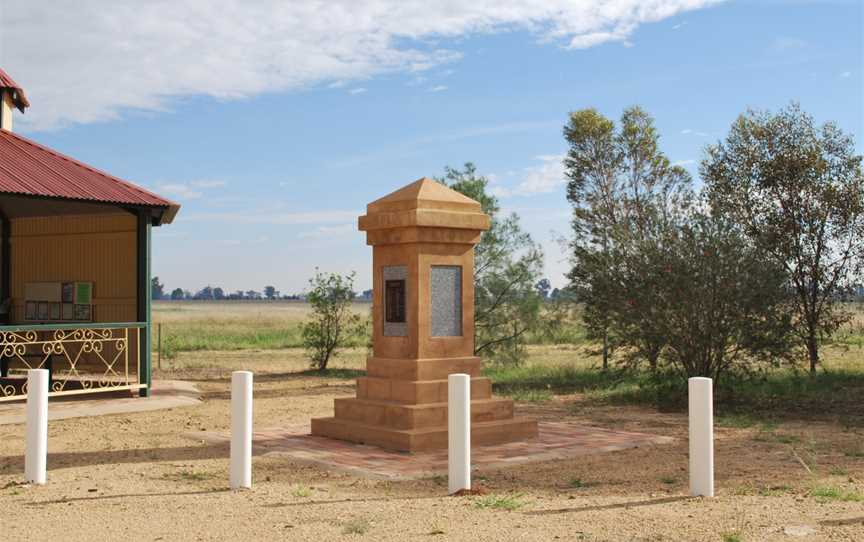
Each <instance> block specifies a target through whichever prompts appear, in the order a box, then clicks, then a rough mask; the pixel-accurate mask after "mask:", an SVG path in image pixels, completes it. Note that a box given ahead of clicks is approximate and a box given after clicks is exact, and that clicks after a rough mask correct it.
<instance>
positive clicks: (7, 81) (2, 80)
mask: <svg viewBox="0 0 864 542" xmlns="http://www.w3.org/2000/svg"><path fill="white" fill-rule="evenodd" d="M0 88H11V89H12V90H13V91H14V92H13V93H12V103H14V104H15V107H17V108H18V110H19V111H21V112H22V113H23V112H24V109H25V108H27V107H30V102H28V101H27V96H25V95H24V89H23V88H21V85H19V84H18V83H16V82H15V80H14V79H12V78H11V77H9V74H8V73H6V72H4V71H3V68H0Z"/></svg>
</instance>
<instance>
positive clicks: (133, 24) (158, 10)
mask: <svg viewBox="0 0 864 542" xmlns="http://www.w3.org/2000/svg"><path fill="white" fill-rule="evenodd" d="M721 1H722V0H607V1H604V2H599V1H596V0H547V1H545V2H537V1H536V0H476V1H474V2H427V1H423V0H403V1H397V0H353V1H348V0H342V1H338V0H332V1H328V2H324V1H316V2H311V1H307V2H284V1H282V0H260V1H258V2H244V1H241V0H224V1H223V2H220V3H219V6H218V7H214V6H213V2H212V1H211V0H152V1H148V2H141V1H140V0H110V1H109V0H80V1H77V2H33V1H32V0H5V1H4V2H3V17H2V22H0V25H2V27H0V34H2V36H3V56H2V62H3V68H4V69H5V70H6V71H7V72H8V73H9V74H10V75H12V77H14V78H15V79H16V80H17V81H18V82H19V83H20V84H22V85H23V86H24V88H25V90H27V93H28V97H29V98H30V101H31V103H32V104H33V107H32V108H31V110H30V111H28V113H27V115H23V116H22V119H21V122H22V125H25V126H26V127H29V128H30V129H47V128H56V127H58V126H63V125H65V124H68V123H89V122H99V121H108V120H113V119H117V118H119V117H122V115H123V114H124V112H125V111H128V110H142V111H164V110H168V109H170V108H171V107H172V105H174V104H175V103H176V99H177V98H182V97H186V96H197V95H206V96H211V97H215V98H219V99H240V98H244V97H248V96H254V95H257V94H261V93H264V92H279V91H286V90H292V89H298V88H305V87H309V86H313V85H319V84H321V85H335V86H341V85H342V84H344V83H343V82H345V81H359V80H364V79H368V78H370V77H374V76H376V75H379V74H384V73H394V72H402V73H409V74H410V73H415V74H416V73H418V72H423V71H425V70H428V69H430V68H433V67H438V66H441V65H443V64H446V63H450V62H453V61H456V60H458V59H459V58H461V53H459V52H458V51H456V50H455V47H458V45H459V44H460V42H461V40H460V38H462V37H465V36H470V35H477V34H490V33H496V32H508V31H516V30H526V31H529V32H532V33H534V34H535V35H536V36H537V37H538V38H539V39H540V40H541V41H546V42H552V43H555V44H558V45H561V46H565V47H569V48H574V49H579V48H585V47H591V46H594V45H599V44H601V43H605V42H610V41H618V42H626V41H627V39H628V38H629V37H630V36H631V35H632V34H633V32H634V31H635V30H636V29H637V28H638V27H639V26H640V25H641V24H645V23H651V22H656V21H660V20H663V19H666V18H669V17H673V16H675V15H678V14H680V13H683V12H686V11H690V10H694V9H699V8H703V7H706V6H709V5H713V4H716V3H719V2H721Z"/></svg>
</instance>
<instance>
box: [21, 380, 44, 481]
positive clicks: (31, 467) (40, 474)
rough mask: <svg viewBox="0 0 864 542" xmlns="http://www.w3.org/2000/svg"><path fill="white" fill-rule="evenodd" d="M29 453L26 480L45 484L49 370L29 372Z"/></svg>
mask: <svg viewBox="0 0 864 542" xmlns="http://www.w3.org/2000/svg"><path fill="white" fill-rule="evenodd" d="M26 446H27V451H26V453H25V455H24V478H26V480H27V482H28V483H31V484H40V485H41V484H44V483H45V478H46V475H45V471H46V467H47V463H48V370H47V369H31V370H29V371H27V445H26Z"/></svg>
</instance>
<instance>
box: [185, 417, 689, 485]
mask: <svg viewBox="0 0 864 542" xmlns="http://www.w3.org/2000/svg"><path fill="white" fill-rule="evenodd" d="M309 430H310V427H309V426H308V425H302V426H292V427H284V428H272V429H262V430H259V431H255V433H254V436H253V444H252V447H253V454H255V455H283V456H286V457H288V458H290V459H291V460H293V461H298V462H303V463H309V464H314V465H318V466H320V467H322V468H326V469H331V470H336V471H342V472H350V473H353V474H356V475H358V476H363V477H367V478H376V479H390V480H411V479H418V478H426V477H430V476H438V475H446V474H447V450H436V451H429V452H413V453H406V452H392V451H388V450H384V449H383V448H378V447H375V446H366V445H362V444H354V443H350V442H345V441H340V440H334V439H330V438H326V437H319V436H314V435H310V434H309ZM184 436H187V437H188V438H190V439H194V440H198V441H201V440H204V441H205V442H210V443H214V444H224V445H225V446H226V447H227V446H228V443H229V442H230V436H229V435H228V434H226V433H216V432H209V431H205V432H196V433H187V434H186V435H184ZM672 441H674V439H673V438H671V437H664V436H658V435H649V434H645V433H632V432H625V431H612V430H609V429H602V428H599V427H587V426H579V425H574V424H569V423H557V422H541V423H540V424H539V436H538V437H537V438H535V439H531V440H526V441H521V442H508V443H506V444H497V445H490V446H474V447H473V448H472V449H471V455H472V465H473V468H474V469H475V470H484V469H491V468H500V467H505V466H510V465H514V464H519V463H531V462H539V461H552V460H556V459H568V458H572V457H577V456H580V455H585V454H594V453H603V452H612V451H617V450H626V449H628V448H638V447H640V446H648V445H655V444H667V443H670V442H672Z"/></svg>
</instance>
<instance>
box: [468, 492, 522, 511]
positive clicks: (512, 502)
mask: <svg viewBox="0 0 864 542" xmlns="http://www.w3.org/2000/svg"><path fill="white" fill-rule="evenodd" d="M521 496H522V494H521V493H519V494H514V495H496V494H494V493H493V494H490V495H484V496H482V497H478V498H476V499H474V506H476V507H477V508H480V509H487V508H491V509H495V510H511V511H512V510H518V509H520V508H522V507H523V506H525V503H524V502H523V501H521V500H520V499H519V498H520V497H521Z"/></svg>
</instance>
